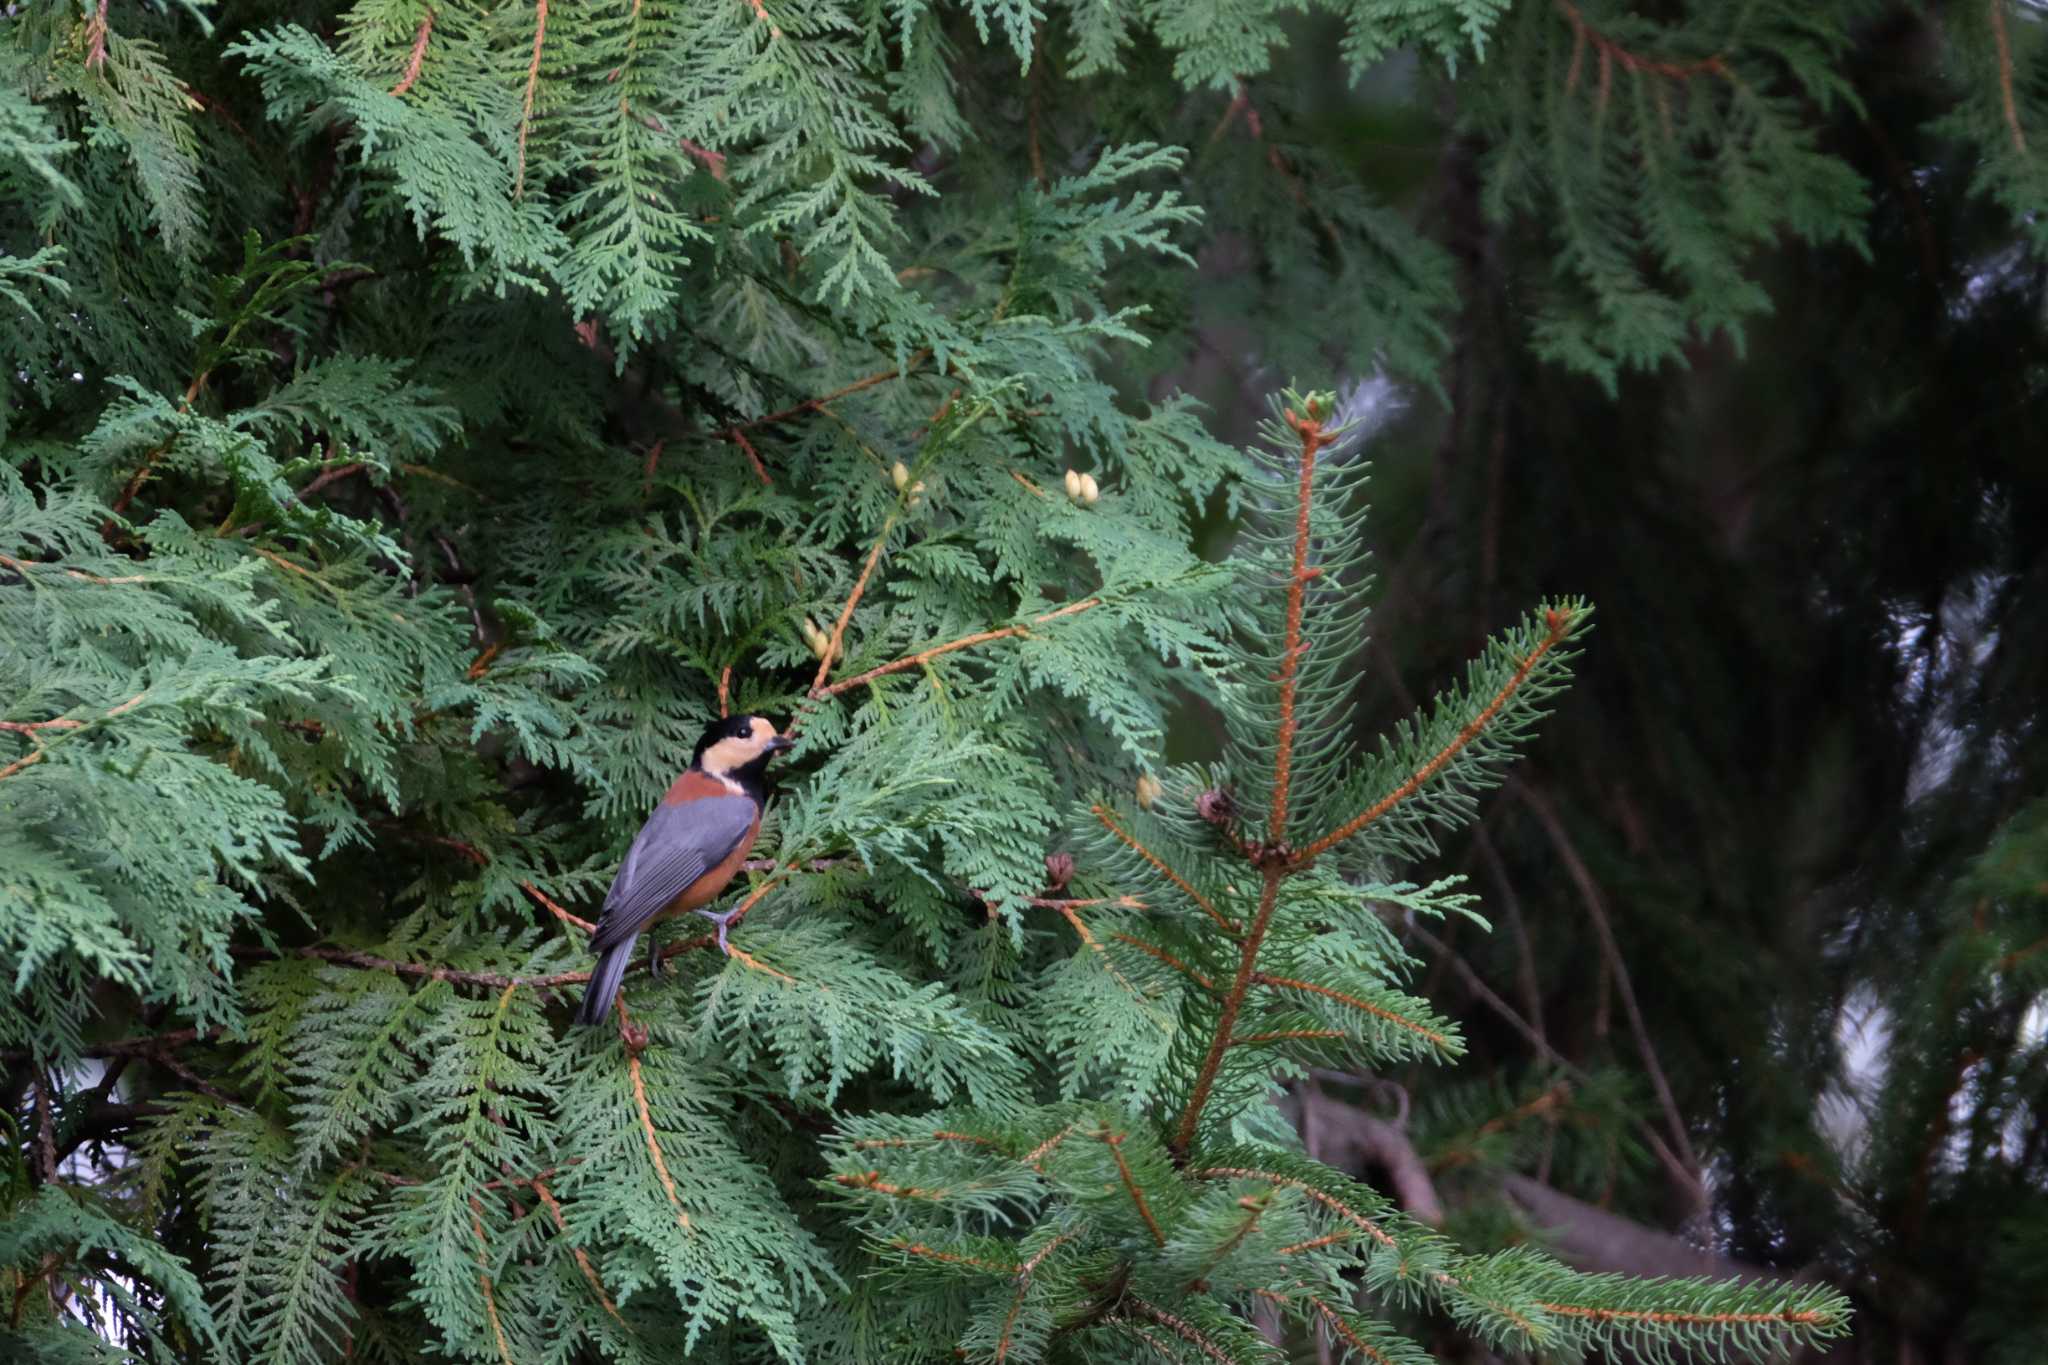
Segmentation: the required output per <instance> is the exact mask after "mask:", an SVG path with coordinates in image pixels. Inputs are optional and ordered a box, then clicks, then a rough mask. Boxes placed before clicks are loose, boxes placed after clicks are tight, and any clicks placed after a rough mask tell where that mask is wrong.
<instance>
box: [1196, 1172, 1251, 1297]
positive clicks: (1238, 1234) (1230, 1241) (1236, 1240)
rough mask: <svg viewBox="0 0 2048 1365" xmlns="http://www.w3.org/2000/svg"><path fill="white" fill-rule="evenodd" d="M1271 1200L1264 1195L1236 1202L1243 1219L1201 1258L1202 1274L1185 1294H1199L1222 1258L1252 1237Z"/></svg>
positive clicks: (1246, 1197) (1221, 1262) (1247, 1197)
mask: <svg viewBox="0 0 2048 1365" xmlns="http://www.w3.org/2000/svg"><path fill="white" fill-rule="evenodd" d="M1271 1198H1272V1196H1271V1195H1266V1196H1263V1197H1261V1198H1258V1199H1254V1198H1252V1197H1251V1196H1250V1195H1246V1196H1245V1197H1244V1198H1242V1199H1240V1200H1238V1201H1237V1206H1238V1207H1239V1208H1241V1209H1243V1210H1245V1216H1244V1219H1243V1220H1242V1221H1241V1222H1239V1223H1238V1225H1237V1230H1236V1231H1234V1232H1232V1233H1231V1234H1230V1235H1229V1236H1228V1237H1226V1238H1224V1239H1223V1241H1222V1243H1221V1244H1220V1245H1219V1246H1217V1248H1216V1249H1215V1250H1214V1251H1212V1252H1210V1253H1209V1255H1208V1256H1206V1257H1205V1258H1203V1262H1202V1272H1201V1274H1199V1275H1197V1276H1195V1278H1194V1279H1192V1280H1190V1281H1189V1282H1188V1285H1187V1289H1186V1292H1187V1293H1190V1294H1193V1293H1197V1292H1199V1291H1200V1290H1201V1288H1202V1286H1203V1282H1204V1281H1205V1280H1207V1279H1208V1277H1209V1275H1210V1272H1212V1271H1214V1270H1215V1269H1216V1267H1217V1266H1219V1265H1221V1264H1223V1258H1224V1257H1226V1256H1228V1255H1229V1254H1230V1253H1231V1252H1233V1251H1235V1250H1237V1248H1238V1247H1239V1246H1241V1245H1242V1244H1243V1243H1244V1239H1245V1238H1247V1237H1249V1236H1251V1235H1252V1230H1253V1229H1254V1228H1256V1227H1258V1225H1259V1220H1260V1219H1262V1218H1264V1217H1265V1216H1266V1210H1267V1208H1268V1207H1270V1206H1269V1204H1268V1203H1267V1201H1268V1200H1269V1199H1271Z"/></svg>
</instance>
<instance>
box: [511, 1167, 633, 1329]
mask: <svg viewBox="0 0 2048 1365" xmlns="http://www.w3.org/2000/svg"><path fill="white" fill-rule="evenodd" d="M529 1183H530V1184H531V1185H532V1186H533V1192H534V1193H535V1194H537V1195H539V1196H540V1202H541V1203H542V1204H544V1205H546V1206H547V1211H548V1216H549V1217H551V1218H553V1219H554V1220H555V1228H556V1230H557V1231H558V1232H560V1233H561V1234H562V1235H563V1236H564V1237H567V1236H568V1235H569V1224H568V1223H567V1222H566V1221H564V1220H563V1218H562V1206H561V1205H560V1204H559V1203H557V1202H555V1196H554V1193H553V1192H552V1191H550V1190H549V1189H548V1187H547V1182H546V1181H544V1180H542V1179H541V1178H540V1177H539V1176H535V1177H534V1178H533V1179H532V1181H530V1182H529ZM569 1252H570V1254H571V1255H573V1256H574V1257H575V1258H576V1264H577V1265H578V1266H579V1267H580V1268H581V1269H582V1271H583V1278H584V1279H586V1280H588V1281H590V1288H591V1290H592V1292H593V1293H595V1294H596V1295H597V1301H598V1302H599V1303H601V1304H603V1305H604V1311H605V1312H607V1313H609V1314H611V1315H612V1318H613V1319H614V1320H615V1321H617V1322H618V1324H619V1325H620V1326H622V1327H623V1326H624V1325H625V1322H626V1320H625V1319H624V1318H622V1317H620V1316H619V1310H618V1308H617V1307H616V1306H615V1305H614V1304H613V1303H612V1300H611V1295H609V1294H607V1293H605V1292H604V1281H603V1280H600V1279H599V1278H598V1277H597V1268H596V1267H595V1266H593V1265H591V1264H590V1257H588V1256H587V1255H585V1254H584V1252H583V1248H582V1247H579V1246H572V1247H570V1248H569Z"/></svg>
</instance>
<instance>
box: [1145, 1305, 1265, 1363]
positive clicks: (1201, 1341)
mask: <svg viewBox="0 0 2048 1365" xmlns="http://www.w3.org/2000/svg"><path fill="white" fill-rule="evenodd" d="M1122 1303H1123V1306H1124V1307H1125V1308H1128V1309H1130V1310H1131V1311H1132V1312H1135V1313H1137V1314H1138V1315H1139V1316H1141V1317H1145V1318H1150V1319H1151V1320H1152V1321H1153V1322H1156V1323H1158V1324H1159V1325H1160V1326H1161V1327H1164V1328H1165V1329H1166V1330H1167V1331H1169V1332H1171V1333H1173V1334H1174V1335H1175V1336H1177V1337H1179V1338H1180V1339H1181V1340H1182V1341H1185V1342H1186V1343H1188V1345H1190V1346H1192V1347H1194V1348H1195V1349H1196V1350H1198V1351H1200V1352H1201V1353H1202V1354H1203V1355H1205V1356H1207V1357H1209V1359H1211V1360H1213V1361H1215V1362H1216V1365H1237V1362H1236V1360H1235V1359H1234V1358H1233V1357H1232V1356H1231V1355H1230V1353H1229V1352H1227V1351H1225V1350H1224V1349H1223V1348H1222V1347H1221V1346H1218V1345H1217V1344H1216V1343H1215V1342H1213V1341H1211V1340H1209V1338H1208V1337H1206V1336H1204V1335H1202V1333H1201V1332H1199V1331H1197V1330H1196V1329H1195V1327H1194V1325H1193V1324H1192V1323H1189V1322H1186V1321H1183V1320H1182V1319H1180V1318H1177V1317H1175V1316H1174V1315H1173V1314H1171V1313H1169V1312H1167V1311H1166V1310H1165V1309H1164V1308H1161V1307H1159V1306H1158V1305H1157V1304H1152V1303H1147V1302H1146V1301H1145V1300H1143V1299H1141V1298H1139V1297H1138V1296H1137V1295H1136V1294H1125V1295H1124V1296H1123V1300H1122Z"/></svg>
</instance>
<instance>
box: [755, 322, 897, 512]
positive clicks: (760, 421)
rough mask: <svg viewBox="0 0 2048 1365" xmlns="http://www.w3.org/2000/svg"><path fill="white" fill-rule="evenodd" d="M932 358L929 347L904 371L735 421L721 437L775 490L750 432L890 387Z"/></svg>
mask: <svg viewBox="0 0 2048 1365" xmlns="http://www.w3.org/2000/svg"><path fill="white" fill-rule="evenodd" d="M930 358H931V351H930V349H929V348H925V349H921V350H918V351H915V352H912V354H911V356H910V359H909V361H908V362H907V363H906V364H904V365H903V366H901V367H900V368H899V367H896V366H891V367H890V368H888V369H886V370H877V371H875V372H874V373H873V374H871V375H867V376H865V377H863V378H860V379H856V380H854V381H853V382H852V383H851V384H845V385H841V386H840V387H839V388H836V389H834V390H832V392H830V393H826V394H820V395H818V396H817V397H816V398H806V399H805V400H804V401H803V402H801V403H797V404H794V405H793V406H790V407H786V408H783V409H781V410H780V411H777V412H771V413H766V414H764V415H762V416H760V417H749V418H748V419H747V420H746V421H744V422H735V423H733V424H732V425H731V426H729V427H726V428H725V429H724V430H722V431H720V432H718V433H717V434H718V435H719V436H721V437H723V438H725V439H726V440H728V441H731V442H733V443H734V444H735V445H737V446H739V447H740V448H741V449H742V450H744V451H746V453H747V458H748V459H749V460H752V461H753V463H754V472H755V473H756V474H759V475H760V476H761V482H762V483H763V484H765V485H767V486H768V487H771V488H772V487H774V480H772V479H770V478H769V477H768V469H767V466H765V465H763V464H762V463H761V457H760V456H759V455H758V454H756V453H755V451H754V448H753V446H752V445H751V444H749V443H748V441H747V433H748V432H750V431H755V430H758V429H759V428H761V427H773V426H780V425H781V424H782V423H784V422H787V421H789V420H790V419H791V418H793V417H801V416H803V415H804V414H805V413H807V412H820V411H823V409H824V407H825V405H826V404H828V403H836V402H838V401H839V400H840V399H842V398H845V397H848V396H850V395H852V394H856V393H859V392H861V391H862V390H864V389H872V388H873V387H875V385H877V384H886V383H888V382H889V381H890V380H892V379H901V378H903V377H904V376H906V375H909V374H911V373H914V372H915V371H916V370H917V369H918V367H919V366H921V365H923V364H924V362H925V361H927V360H929V359H930Z"/></svg>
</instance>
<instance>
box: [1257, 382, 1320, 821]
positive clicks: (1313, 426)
mask: <svg viewBox="0 0 2048 1365" xmlns="http://www.w3.org/2000/svg"><path fill="white" fill-rule="evenodd" d="M1286 417H1287V425H1289V426H1290V427H1293V428H1294V430H1295V431H1296V432H1298V433H1299V434H1300V436H1301V475H1300V482H1299V486H1298V488H1297V490H1296V492H1295V500H1296V505H1295V509H1294V571H1293V572H1292V573H1290V574H1289V575H1288V576H1287V636H1286V641H1285V647H1284V648H1283V649H1282V651H1281V654H1280V730H1279V741H1278V745H1279V754H1278V757H1277V758H1276V759H1275V760H1274V762H1273V804H1272V808H1271V809H1270V810H1269V811H1268V812H1267V815H1266V841H1267V842H1268V843H1271V844H1279V843H1281V842H1283V841H1284V840H1285V839H1286V838H1287V801H1288V795H1289V791H1290V788H1291V786H1292V783H1293V777H1294V735H1295V720H1294V689H1295V677H1294V675H1295V672H1296V670H1297V669H1299V667H1300V665H1301V655H1302V652H1303V651H1304V650H1306V649H1307V648H1308V645H1307V643H1306V642H1304V641H1303V640H1302V638H1301V613H1302V600H1303V597H1304V596H1305V594H1306V593H1307V590H1308V583H1309V580H1310V579H1312V578H1315V577H1317V576H1318V575H1320V574H1321V573H1322V570H1320V569H1313V568H1310V567H1309V562H1308V523H1309V509H1310V508H1311V506H1313V498H1312V495H1313V492H1314V484H1315V473H1316V452H1317V451H1319V450H1321V449H1322V448H1323V447H1324V446H1326V445H1328V444H1329V443H1330V441H1331V439H1332V438H1331V437H1329V436H1326V435H1324V434H1323V424H1322V422H1321V421H1319V420H1318V419H1316V418H1315V417H1297V416H1296V415H1295V414H1294V413H1293V412H1292V411H1289V412H1288V413H1287V414H1286Z"/></svg>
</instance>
